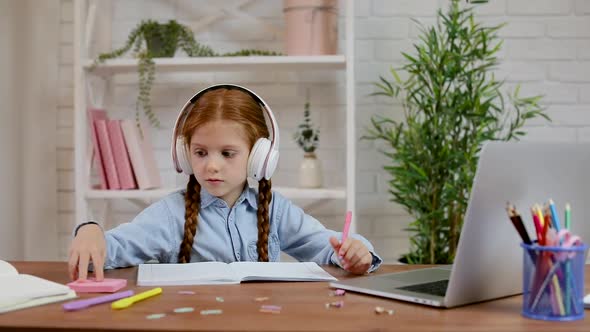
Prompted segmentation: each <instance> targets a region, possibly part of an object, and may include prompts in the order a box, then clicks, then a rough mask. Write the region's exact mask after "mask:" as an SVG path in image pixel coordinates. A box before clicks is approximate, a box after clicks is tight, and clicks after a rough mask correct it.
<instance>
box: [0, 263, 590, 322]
mask: <svg viewBox="0 0 590 332" xmlns="http://www.w3.org/2000/svg"><path fill="white" fill-rule="evenodd" d="M12 264H13V265H14V266H15V267H16V268H17V270H18V271H19V272H20V273H25V274H33V275H37V276H40V277H43V278H46V279H49V280H53V281H56V282H60V283H66V282H68V278H67V272H66V271H67V266H66V263H63V262H12ZM418 267H420V266H415V265H414V266H411V265H406V266H404V265H388V266H382V267H381V268H380V269H379V272H378V273H386V272H392V271H401V270H406V269H413V268H418ZM325 269H326V270H327V271H328V272H330V273H331V274H332V275H334V276H335V277H337V278H338V279H346V278H349V277H351V276H350V275H348V274H347V273H346V272H344V271H342V270H340V269H337V268H334V267H325ZM136 274H137V268H128V269H120V270H111V271H107V272H106V277H109V278H126V279H128V280H129V286H128V288H127V289H133V290H135V291H136V292H140V291H144V290H147V289H150V288H152V287H137V286H135V279H136ZM589 275H590V266H586V280H585V285H586V293H589V292H590V287H589V286H590V282H589V281H590V276H589ZM516 282H520V281H516ZM163 289H164V292H163V293H162V294H161V295H159V296H158V297H156V298H151V299H148V300H145V301H142V302H139V303H136V304H135V305H133V306H132V307H130V308H128V309H124V310H120V311H115V310H112V309H111V308H110V306H109V305H97V306H94V307H90V308H88V309H85V310H81V311H77V312H64V311H63V310H62V303H54V304H48V305H45V306H40V307H35V308H29V309H24V310H20V311H15V312H11V313H6V314H0V330H2V329H10V330H16V329H20V330H36V331H38V330H43V329H45V330H49V329H59V330H65V329H72V330H74V329H75V330H84V331H93V330H100V331H117V330H149V331H190V330H193V331H293V330H297V331H366V330H371V331H377V330H396V331H399V330H410V329H411V330H412V331H535V332H538V331H544V330H549V329H550V330H551V331H589V330H590V323H589V322H588V318H586V319H584V320H580V321H574V322H563V323H562V322H560V323H555V322H544V321H536V320H531V319H526V318H524V317H522V316H521V315H520V310H521V296H513V297H509V298H504V299H500V300H496V301H489V302H484V303H479V304H473V305H468V306H464V307H459V308H455V309H437V308H431V307H427V306H421V305H417V304H410V303H405V302H400V301H395V300H387V299H383V298H378V297H373V296H368V295H361V294H354V293H351V292H347V293H346V295H345V296H344V297H331V296H330V295H329V294H330V291H331V289H330V288H329V286H328V283H326V282H297V283H292V282H289V283H286V282H280V283H245V284H241V285H223V286H174V287H172V286H167V287H163ZM180 290H192V291H194V292H195V295H180V294H178V291H180ZM93 296H96V295H87V294H81V296H80V298H88V297H93ZM218 296H220V297H223V298H224V302H222V303H220V302H217V301H216V297H218ZM256 297H269V298H270V299H269V300H268V301H265V302H256V301H255V300H254V298H256ZM340 299H342V300H344V307H342V308H330V309H326V308H325V304H326V303H327V302H332V301H335V300H340ZM262 304H274V305H280V306H282V311H281V313H280V314H271V313H262V312H259V308H260V306H261V305H262ZM376 306H382V307H384V308H386V309H394V310H395V314H393V315H387V314H381V315H377V314H376V313H375V312H374V310H375V307H376ZM179 307H194V308H195V311H194V312H192V313H178V314H177V313H174V312H173V310H174V309H175V308H179ZM205 309H222V310H223V313H222V314H221V315H209V316H202V315H201V314H200V311H201V310H205ZM153 313H166V316H165V317H164V318H161V319H158V320H147V319H146V316H147V315H149V314H153ZM586 313H587V314H588V313H590V311H588V310H587V311H586Z"/></svg>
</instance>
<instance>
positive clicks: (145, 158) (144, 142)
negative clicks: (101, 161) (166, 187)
mask: <svg viewBox="0 0 590 332" xmlns="http://www.w3.org/2000/svg"><path fill="white" fill-rule="evenodd" d="M121 129H122V130H123V137H125V144H126V145H127V150H128V151H129V159H131V165H132V166H133V172H134V173H135V179H136V180H137V185H138V186H139V189H153V188H158V187H160V186H161V182H160V172H159V171H158V167H157V165H156V158H155V157H154V148H153V146H152V143H151V140H150V132H149V127H148V126H146V125H142V126H141V129H142V132H143V135H142V133H141V132H140V131H139V128H138V127H137V124H136V123H135V121H133V120H121Z"/></svg>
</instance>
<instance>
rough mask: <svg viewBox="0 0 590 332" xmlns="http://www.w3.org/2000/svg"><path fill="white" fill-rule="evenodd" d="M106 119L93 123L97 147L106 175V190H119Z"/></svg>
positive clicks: (119, 185)
mask: <svg viewBox="0 0 590 332" xmlns="http://www.w3.org/2000/svg"><path fill="white" fill-rule="evenodd" d="M108 121H109V120H108V119H98V120H95V121H94V126H95V127H96V137H97V138H98V146H99V149H100V156H101V158H102V161H103V165H104V170H105V173H106V175H107V183H108V188H107V189H110V190H119V189H121V184H120V182H119V175H118V174H117V166H116V165H115V156H114V155H113V149H112V144H111V138H110V136H109V130H108V127H107V123H108Z"/></svg>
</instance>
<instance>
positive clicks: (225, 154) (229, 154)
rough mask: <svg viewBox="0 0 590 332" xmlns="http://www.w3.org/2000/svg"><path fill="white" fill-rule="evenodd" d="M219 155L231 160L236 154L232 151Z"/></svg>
mask: <svg viewBox="0 0 590 332" xmlns="http://www.w3.org/2000/svg"><path fill="white" fill-rule="evenodd" d="M221 154H222V155H223V156H224V157H226V158H232V157H233V156H234V155H235V154H236V153H235V152H233V151H223V152H222V153H221Z"/></svg>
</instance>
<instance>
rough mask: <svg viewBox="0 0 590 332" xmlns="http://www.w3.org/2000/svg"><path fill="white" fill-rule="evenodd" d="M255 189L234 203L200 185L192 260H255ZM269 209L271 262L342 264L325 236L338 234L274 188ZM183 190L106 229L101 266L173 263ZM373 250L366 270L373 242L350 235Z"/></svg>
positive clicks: (375, 262)
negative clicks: (288, 258)
mask: <svg viewBox="0 0 590 332" xmlns="http://www.w3.org/2000/svg"><path fill="white" fill-rule="evenodd" d="M257 197H258V196H257V191H256V190H254V189H252V188H248V187H246V188H245V189H244V191H243V192H242V194H241V195H240V197H239V198H238V200H237V201H236V203H235V204H234V206H233V207H232V208H230V207H228V206H227V204H226V203H225V201H224V200H222V199H220V198H217V197H215V196H212V195H210V194H209V193H208V192H207V191H206V190H205V189H202V190H201V209H200V211H199V217H198V223H197V231H196V236H195V240H194V243H193V250H192V254H191V262H205V261H222V262H227V263H229V262H235V261H257V260H258V253H257V250H256V242H257V240H258V226H257V224H258V220H257V216H256V210H257V200H258V198H257ZM269 210H270V232H269V240H268V245H269V250H268V251H269V261H273V262H274V261H279V260H280V252H281V251H283V252H285V253H287V254H288V255H290V256H292V257H293V258H295V259H297V260H299V261H312V262H316V263H318V264H330V263H332V264H336V265H338V266H341V265H340V262H339V260H338V258H337V256H336V255H335V253H334V250H333V249H332V246H331V245H330V242H329V238H330V237H331V236H336V237H337V238H341V236H342V233H340V232H335V231H332V230H328V229H326V228H325V227H324V226H323V225H322V224H321V223H320V222H319V221H318V220H316V219H315V218H313V217H311V216H309V215H307V214H305V213H304V212H303V210H302V209H301V208H299V207H297V206H296V205H294V204H293V203H292V202H291V201H290V200H288V199H286V198H285V197H283V196H282V195H281V194H279V193H277V192H274V191H273V196H272V200H271V203H270V204H269ZM184 223H185V203H184V191H182V190H181V191H177V192H174V193H171V194H169V195H167V196H165V197H164V198H162V199H161V200H159V201H157V202H155V203H154V204H152V205H150V206H149V207H147V208H146V209H145V210H143V211H142V212H141V213H140V214H139V215H137V217H135V218H134V219H133V220H132V221H131V222H129V223H124V224H121V225H119V226H117V227H115V228H113V229H111V230H109V231H107V232H105V238H106V243H107V256H106V260H105V268H107V269H108V268H118V267H127V266H135V265H138V264H142V263H144V262H147V261H150V260H157V261H159V262H160V263H177V262H178V253H179V249H180V243H181V241H182V239H183V236H184ZM351 236H352V237H354V238H357V239H359V240H361V241H363V243H364V244H365V245H366V246H367V247H368V248H369V251H371V253H372V254H373V264H372V266H371V268H370V270H369V271H373V270H375V269H377V268H378V267H379V265H381V263H382V260H381V258H380V257H379V256H377V255H376V254H375V253H374V249H373V246H372V245H371V243H369V241H367V240H366V239H365V238H364V237H362V236H360V235H358V234H353V235H351Z"/></svg>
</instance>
